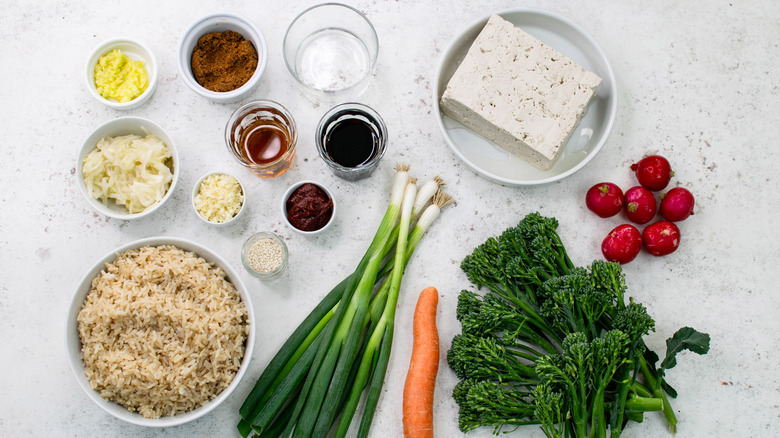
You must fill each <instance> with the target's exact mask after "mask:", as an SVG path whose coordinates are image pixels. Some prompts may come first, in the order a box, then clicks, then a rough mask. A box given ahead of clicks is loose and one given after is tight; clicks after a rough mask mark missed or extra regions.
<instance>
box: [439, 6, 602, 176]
mask: <svg viewBox="0 0 780 438" xmlns="http://www.w3.org/2000/svg"><path fill="white" fill-rule="evenodd" d="M497 15H500V16H501V17H503V18H504V19H505V20H507V21H509V22H511V23H513V24H514V25H515V26H517V27H519V28H521V29H523V30H524V31H525V32H527V33H529V34H531V35H532V36H534V37H536V38H538V39H539V40H541V41H542V42H543V43H545V44H547V45H549V46H550V47H552V48H553V49H555V50H557V51H559V52H561V53H563V54H564V55H566V56H568V57H569V58H571V59H573V60H574V61H575V62H577V63H578V64H579V65H581V66H582V67H583V68H585V69H586V70H589V71H592V72H594V73H596V74H597V75H599V76H601V79H602V82H601V84H600V85H599V87H598V89H597V90H596V96H595V97H594V99H593V101H592V102H591V103H590V105H589V106H588V108H587V110H586V112H585V114H584V116H583V117H582V120H580V122H579V124H578V125H577V127H575V129H574V132H573V133H572V135H571V137H570V139H569V141H568V142H567V143H566V145H565V146H564V148H563V150H562V151H561V156H559V157H558V159H557V160H556V162H555V164H554V165H553V167H552V168H551V169H549V170H541V169H538V168H536V167H534V166H533V165H531V164H530V163H528V162H527V161H525V160H523V159H522V158H519V157H517V156H515V155H512V154H510V153H509V152H507V151H506V150H504V149H503V148H501V147H500V146H498V145H496V144H495V143H494V142H492V141H490V140H488V139H486V138H485V137H482V136H481V135H479V134H477V133H475V132H473V131H471V130H470V129H468V128H466V127H465V126H463V125H462V124H460V123H458V122H456V121H455V120H453V119H451V118H450V117H447V116H445V115H444V114H443V113H442V112H441V108H440V106H439V104H440V100H441V96H442V94H443V93H444V90H445V89H446V88H447V83H448V82H449V80H450V78H451V77H452V75H453V74H454V73H455V70H456V69H457V68H458V66H459V65H460V63H461V61H463V58H464V57H465V56H466V52H468V49H469V47H471V44H472V43H473V42H474V40H475V39H476V37H477V35H478V34H479V32H480V31H481V30H482V28H483V27H484V26H485V23H486V22H487V20H488V18H489V16H485V17H483V18H482V19H480V20H477V21H476V22H474V23H472V24H471V25H469V26H468V27H467V28H466V29H464V30H463V31H462V32H461V33H459V34H458V35H457V36H456V37H455V38H453V40H452V42H450V44H449V46H447V48H446V49H445V50H444V53H443V54H442V57H441V60H440V61H439V65H438V68H437V71H436V77H435V79H434V87H433V105H434V110H435V112H434V114H436V122H437V123H438V125H439V129H440V131H441V133H442V135H443V136H444V139H445V140H446V142H447V144H448V145H449V146H450V148H451V149H452V151H453V152H454V153H455V155H457V156H458V157H459V158H460V159H461V160H462V161H463V162H464V163H466V165H468V166H469V167H470V168H471V169H472V170H473V171H475V172H476V173H478V174H479V175H480V176H482V177H484V178H486V179H488V180H491V181H493V182H496V183H499V184H503V185H507V186H528V185H537V184H546V183H551V182H553V181H558V180H560V179H562V178H565V177H567V176H569V175H571V174H573V173H574V172H576V171H578V170H580V169H582V168H583V167H584V166H585V165H586V164H587V163H588V162H589V161H590V160H591V159H593V157H595V156H596V154H598V152H599V151H600V150H601V148H602V146H604V143H605V142H606V141H607V137H608V136H609V133H610V131H611V130H612V125H613V123H614V121H615V114H616V111H617V86H616V84H615V75H614V73H613V72H612V67H611V66H610V64H609V61H608V60H607V57H606V55H605V54H604V52H603V51H602V50H601V48H600V47H599V46H598V44H596V42H595V40H593V38H591V37H590V36H589V35H588V34H587V33H585V31H584V30H583V29H582V28H580V27H579V26H578V25H577V24H575V23H573V22H571V21H570V20H568V19H566V18H564V17H561V16H559V15H556V14H553V13H551V12H546V11H540V10H535V9H509V10H506V11H503V12H498V13H497Z"/></svg>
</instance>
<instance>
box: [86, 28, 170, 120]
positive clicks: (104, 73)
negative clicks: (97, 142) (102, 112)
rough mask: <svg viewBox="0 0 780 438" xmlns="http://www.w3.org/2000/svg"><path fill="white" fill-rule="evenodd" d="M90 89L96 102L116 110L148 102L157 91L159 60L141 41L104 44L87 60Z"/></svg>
mask: <svg viewBox="0 0 780 438" xmlns="http://www.w3.org/2000/svg"><path fill="white" fill-rule="evenodd" d="M86 75H87V89H88V90H89V91H90V94H92V95H93V96H94V97H95V99H97V100H98V101H99V102H101V103H103V104H104V105H106V106H108V107H110V108H113V109H115V110H130V109H134V108H138V107H140V106H141V105H143V104H144V103H146V102H147V101H148V100H149V99H150V98H151V97H152V94H153V93H154V90H155V88H157V60H156V58H155V57H154V53H152V51H151V50H149V48H148V47H146V46H145V45H144V44H143V43H141V42H140V41H136V40H132V39H128V38H117V39H112V40H108V41H105V42H104V43H102V44H100V45H99V46H97V47H96V48H95V50H93V51H92V54H91V55H90V57H89V60H88V61H87V69H86Z"/></svg>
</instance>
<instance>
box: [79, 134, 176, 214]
mask: <svg viewBox="0 0 780 438" xmlns="http://www.w3.org/2000/svg"><path fill="white" fill-rule="evenodd" d="M171 160H172V155H171V151H170V150H169V149H168V147H167V146H166V145H165V143H163V142H162V140H160V139H159V138H157V136H155V135H152V134H149V135H147V136H146V137H141V136H140V135H135V134H131V135H123V136H119V137H104V138H101V139H100V141H98V143H97V146H96V147H95V150H93V151H92V152H90V153H89V154H88V155H87V157H86V158H85V159H84V165H83V167H82V173H83V175H84V184H85V185H86V188H87V193H89V195H90V196H91V197H92V198H94V199H98V200H101V201H103V202H104V203H108V202H109V200H111V199H113V200H114V202H116V203H117V204H119V205H124V206H125V208H127V211H129V212H130V213H140V212H142V211H144V210H146V209H147V208H149V207H150V206H152V205H154V204H156V203H157V202H160V200H161V199H162V198H163V196H165V193H166V192H167V191H168V187H169V186H170V184H171V181H172V180H173V173H172V170H171V166H170V162H171Z"/></svg>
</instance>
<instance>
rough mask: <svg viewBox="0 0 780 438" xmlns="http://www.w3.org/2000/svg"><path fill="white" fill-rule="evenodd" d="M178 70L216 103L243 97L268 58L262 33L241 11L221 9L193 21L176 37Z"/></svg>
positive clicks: (259, 74)
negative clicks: (231, 11)
mask: <svg viewBox="0 0 780 438" xmlns="http://www.w3.org/2000/svg"><path fill="white" fill-rule="evenodd" d="M177 60H178V65H179V74H180V75H181V77H182V79H183V80H184V83H186V84H187V86H188V87H190V88H191V89H192V90H193V91H194V92H195V93H197V94H199V95H201V96H203V97H205V98H207V99H210V100H212V101H214V102H218V103H230V102H236V101H239V100H242V99H244V98H246V97H247V96H248V95H249V94H250V93H251V92H252V90H253V89H254V88H255V87H256V86H257V84H258V83H259V82H260V77H261V76H262V75H263V71H264V70H265V66H266V63H267V60H268V50H267V47H266V42H265V37H264V36H263V34H262V33H261V32H260V29H258V28H257V26H256V25H255V24H254V23H253V22H252V21H250V20H249V19H247V18H246V17H243V16H241V15H237V14H233V13H229V12H220V13H215V14H210V15H207V16H205V17H203V18H201V19H199V20H197V21H195V22H194V23H192V24H191V25H190V26H189V27H188V28H187V30H186V31H185V32H184V36H182V38H181V40H180V41H179V49H178V53H177Z"/></svg>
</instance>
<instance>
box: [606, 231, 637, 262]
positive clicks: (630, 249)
mask: <svg viewBox="0 0 780 438" xmlns="http://www.w3.org/2000/svg"><path fill="white" fill-rule="evenodd" d="M641 249H642V234H640V233H639V230H637V229H636V227H635V226H633V225H631V224H623V225H619V226H617V227H616V228H615V229H614V230H612V231H610V232H609V234H607V237H605V238H604V241H603V242H601V253H602V254H604V258H605V259H607V260H608V261H610V262H618V263H620V264H621V265H624V264H626V263H628V262H630V261H631V260H634V259H635V258H636V256H637V254H639V251H640V250H641Z"/></svg>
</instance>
